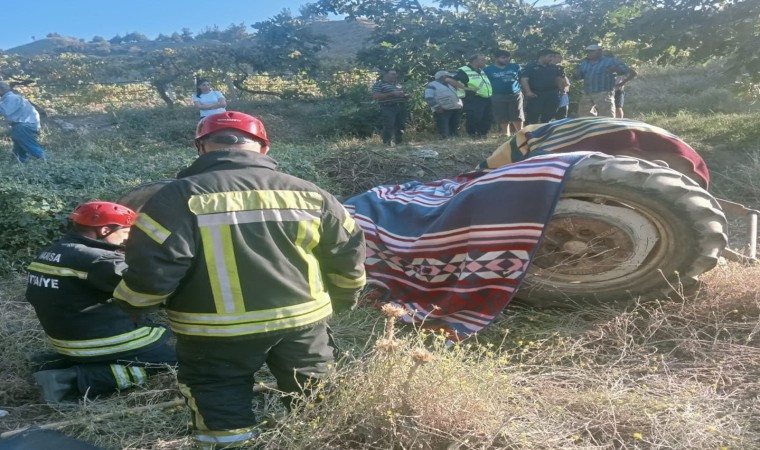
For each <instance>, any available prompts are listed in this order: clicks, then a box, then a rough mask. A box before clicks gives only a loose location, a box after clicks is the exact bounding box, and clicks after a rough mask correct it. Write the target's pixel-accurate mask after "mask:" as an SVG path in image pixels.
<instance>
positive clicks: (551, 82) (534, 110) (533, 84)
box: [520, 49, 567, 125]
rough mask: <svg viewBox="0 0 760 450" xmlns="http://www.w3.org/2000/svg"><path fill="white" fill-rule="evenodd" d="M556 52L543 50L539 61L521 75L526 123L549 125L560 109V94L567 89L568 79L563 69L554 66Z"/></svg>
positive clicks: (539, 53)
mask: <svg viewBox="0 0 760 450" xmlns="http://www.w3.org/2000/svg"><path fill="white" fill-rule="evenodd" d="M555 53H556V52H555V51H554V50H549V49H545V50H541V51H540V52H538V60H537V61H536V62H534V63H530V64H528V65H527V66H525V69H523V72H522V74H521V75H520V85H521V86H522V89H523V94H524V95H525V99H526V102H527V105H526V106H525V123H526V124H529V125H530V124H534V123H548V122H549V121H551V120H552V119H553V118H554V115H555V114H556V113H557V108H558V107H559V100H560V92H561V91H563V90H564V89H565V88H566V87H567V77H565V71H564V69H563V68H562V67H560V66H557V65H555V64H552V57H553V56H552V55H554V54H555Z"/></svg>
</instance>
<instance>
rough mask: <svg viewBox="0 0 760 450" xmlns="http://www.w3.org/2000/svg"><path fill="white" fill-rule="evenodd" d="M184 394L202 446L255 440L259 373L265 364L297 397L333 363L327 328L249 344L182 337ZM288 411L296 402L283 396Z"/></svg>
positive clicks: (283, 388)
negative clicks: (256, 384) (255, 388)
mask: <svg viewBox="0 0 760 450" xmlns="http://www.w3.org/2000/svg"><path fill="white" fill-rule="evenodd" d="M177 356H178V359H179V372H178V374H177V379H178V381H179V383H180V391H181V392H182V395H184V396H185V399H186V402H187V404H188V406H189V407H190V409H191V410H192V415H193V435H194V438H195V439H196V441H197V442H198V444H199V445H200V448H204V449H214V448H231V447H236V446H240V445H242V444H244V443H245V442H246V441H248V440H250V439H252V438H254V437H255V436H256V425H257V422H256V417H255V415H254V412H253V409H252V402H253V387H254V384H255V383H256V380H255V378H254V374H255V373H256V372H257V371H258V370H259V369H260V368H261V367H262V366H263V365H264V364H265V363H266V365H267V366H268V367H269V370H270V371H271V372H272V374H273V375H274V376H275V378H276V379H277V386H278V389H279V390H280V391H283V392H290V393H298V392H301V390H302V389H303V388H305V387H306V386H307V385H308V382H309V381H310V380H314V379H317V378H320V377H323V376H324V375H325V374H326V373H327V372H328V370H329V368H330V367H332V365H333V364H334V357H333V347H332V344H331V340H330V335H329V333H328V328H327V325H326V324H324V323H322V324H318V325H315V326H312V327H310V328H307V329H305V330H299V331H291V332H287V333H285V334H278V335H277V336H272V337H270V336H258V337H255V338H251V339H245V340H231V339H229V338H218V339H204V340H197V339H188V338H183V336H178V337H177ZM283 402H284V403H285V406H287V407H288V408H289V407H290V405H291V402H292V398H290V397H283Z"/></svg>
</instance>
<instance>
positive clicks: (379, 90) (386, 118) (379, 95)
mask: <svg viewBox="0 0 760 450" xmlns="http://www.w3.org/2000/svg"><path fill="white" fill-rule="evenodd" d="M407 97H408V94H406V93H404V90H403V88H402V87H401V84H400V83H399V82H398V74H397V73H396V71H395V70H393V69H387V70H384V71H382V72H381V78H380V80H378V81H377V83H375V84H374V86H372V98H373V99H375V101H376V102H377V104H378V105H380V118H381V120H382V123H383V132H382V133H383V144H385V146H386V147H390V146H391V139H393V142H395V143H396V145H399V144H401V142H402V141H403V135H404V127H405V125H406V98H407Z"/></svg>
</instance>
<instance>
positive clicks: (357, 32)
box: [6, 20, 375, 61]
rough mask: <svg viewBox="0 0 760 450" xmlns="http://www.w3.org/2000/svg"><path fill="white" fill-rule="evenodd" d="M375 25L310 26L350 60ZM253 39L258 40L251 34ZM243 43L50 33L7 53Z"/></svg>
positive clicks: (108, 52) (332, 57)
mask: <svg viewBox="0 0 760 450" xmlns="http://www.w3.org/2000/svg"><path fill="white" fill-rule="evenodd" d="M374 26H375V25H374V24H372V23H371V22H367V21H362V20H357V21H345V20H333V21H323V22H312V23H310V24H309V25H308V26H307V27H308V28H309V29H310V30H311V31H312V32H314V33H316V34H319V35H324V36H326V37H327V39H328V42H329V44H328V46H327V48H325V49H323V50H322V51H321V52H320V56H321V57H323V58H324V59H325V60H329V61H336V60H337V61H345V60H350V59H351V58H352V57H353V56H354V55H355V54H356V52H357V51H358V50H359V49H360V48H361V47H362V46H363V45H364V43H365V42H366V40H367V38H369V36H370V33H371V32H372V29H373V28H374ZM250 39H255V37H252V38H250ZM220 42H221V43H230V44H233V43H234V44H244V43H245V42H246V41H245V40H242V41H241V40H235V41H232V40H226V41H225V40H221V41H220V40H216V39H209V38H206V37H203V35H201V36H199V37H198V38H196V39H191V40H187V41H183V40H181V39H175V40H144V41H134V42H128V43H121V44H112V43H110V42H109V41H99V42H85V40H83V39H79V38H76V37H70V36H51V37H47V38H44V39H38V40H35V41H33V42H30V43H28V44H24V45H20V46H18V47H13V48H10V49H8V50H6V53H11V54H16V55H20V56H26V57H34V56H38V55H55V54H61V53H77V54H84V55H92V56H106V57H107V56H124V55H130V56H135V57H141V56H144V55H145V54H146V53H149V52H151V51H153V50H158V49H163V48H172V49H178V48H182V47H188V46H193V45H196V46H198V45H205V44H216V43H220Z"/></svg>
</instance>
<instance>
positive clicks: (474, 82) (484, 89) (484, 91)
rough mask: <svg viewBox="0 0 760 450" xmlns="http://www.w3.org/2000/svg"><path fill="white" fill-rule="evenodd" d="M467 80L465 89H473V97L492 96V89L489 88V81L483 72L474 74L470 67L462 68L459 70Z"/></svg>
mask: <svg viewBox="0 0 760 450" xmlns="http://www.w3.org/2000/svg"><path fill="white" fill-rule="evenodd" d="M459 70H461V71H462V72H464V74H465V75H467V78H468V79H469V80H468V81H467V87H469V88H472V89H475V95H477V96H478V97H483V98H490V97H491V95H493V88H492V87H491V80H489V79H488V76H487V75H486V73H485V72H484V71H482V70H481V71H480V72H476V71H475V70H474V69H473V68H472V67H470V66H462V67H460V68H459Z"/></svg>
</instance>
